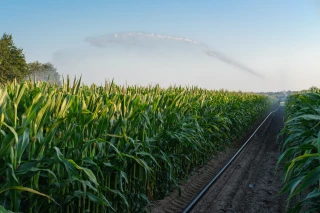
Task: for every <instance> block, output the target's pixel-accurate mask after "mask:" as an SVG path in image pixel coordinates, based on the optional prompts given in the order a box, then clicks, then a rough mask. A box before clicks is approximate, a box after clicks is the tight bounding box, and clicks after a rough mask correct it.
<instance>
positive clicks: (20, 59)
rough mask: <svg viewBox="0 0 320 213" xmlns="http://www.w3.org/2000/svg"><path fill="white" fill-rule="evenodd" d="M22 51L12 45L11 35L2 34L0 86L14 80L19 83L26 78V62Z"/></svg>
mask: <svg viewBox="0 0 320 213" xmlns="http://www.w3.org/2000/svg"><path fill="white" fill-rule="evenodd" d="M22 51H23V50H22V49H20V48H17V47H16V46H15V44H14V43H13V39H12V35H8V34H6V33H5V34H3V36H2V37H1V39H0V84H1V83H6V82H7V81H12V80H14V79H17V80H18V81H20V80H23V79H24V77H25V76H26V74H27V72H28V69H27V62H26V59H25V56H24V54H23V52H22Z"/></svg>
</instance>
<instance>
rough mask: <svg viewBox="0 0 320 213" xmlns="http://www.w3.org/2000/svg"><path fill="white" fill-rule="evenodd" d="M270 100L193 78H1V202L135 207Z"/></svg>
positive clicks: (240, 129) (63, 207)
mask: <svg viewBox="0 0 320 213" xmlns="http://www.w3.org/2000/svg"><path fill="white" fill-rule="evenodd" d="M271 102H272V100H271V99H270V98H269V97H267V96H263V95H256V94H253V93H241V92H228V91H225V90H220V91H210V90H205V89H201V88H197V87H169V88H167V89H163V88H161V87H159V86H147V87H138V86H128V87H124V86H118V85H115V84H114V83H113V82H106V83H105V85H104V86H96V85H91V86H87V85H81V79H79V80H77V79H75V80H74V81H73V82H71V81H70V79H69V78H67V79H66V81H64V82H63V85H62V86H57V85H51V84H49V83H45V82H28V81H27V82H23V83H20V84H19V83H17V82H13V83H8V84H6V85H2V86H1V87H0V119H1V120H0V133H1V135H0V141H1V143H0V163H1V164H0V165H1V166H0V180H1V181H0V209H1V208H5V209H7V210H10V211H15V212H18V211H19V212H30V213H31V212H79V213H80V212H81V213H82V212H89V211H90V212H142V211H144V209H145V206H146V205H147V204H148V202H149V201H150V200H157V199H161V198H163V197H164V196H165V195H166V194H168V192H169V191H170V190H171V189H173V188H174V187H177V186H178V183H179V181H181V180H183V179H185V178H186V175H187V174H188V173H189V172H191V171H192V170H193V169H194V168H195V166H197V165H199V164H203V163H205V162H206V161H207V160H208V159H210V158H212V157H213V156H214V154H215V153H216V152H217V151H220V150H223V149H225V147H226V146H229V145H230V144H231V142H232V141H233V140H234V139H235V138H238V137H241V136H242V134H243V133H244V132H245V131H247V130H248V129H249V128H250V127H251V126H252V125H253V123H254V122H255V121H256V120H257V119H258V118H260V117H261V115H262V114H263V113H264V112H265V111H266V109H267V108H268V107H269V105H270V103H271Z"/></svg>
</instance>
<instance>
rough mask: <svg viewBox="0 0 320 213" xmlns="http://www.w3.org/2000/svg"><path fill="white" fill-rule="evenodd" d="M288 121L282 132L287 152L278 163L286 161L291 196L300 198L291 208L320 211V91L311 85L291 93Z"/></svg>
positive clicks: (287, 105)
mask: <svg viewBox="0 0 320 213" xmlns="http://www.w3.org/2000/svg"><path fill="white" fill-rule="evenodd" d="M286 120H287V121H286V123H285V127H284V129H283V131H282V133H283V134H284V135H285V136H286V139H285V140H284V142H283V154H282V155H281V156H280V157H279V160H278V164H279V163H281V162H285V163H286V164H285V168H284V181H285V185H284V187H283V188H282V190H281V193H285V192H288V193H289V199H288V205H289V202H290V200H291V199H292V198H293V197H295V196H297V197H298V198H297V199H296V200H298V202H296V203H295V204H294V205H291V208H289V209H288V212H299V211H301V210H305V211H306V212H319V211H320V126H319V124H320V91H319V90H318V89H316V88H311V89H310V90H309V91H304V92H301V93H298V94H294V95H291V96H290V97H289V98H288V100H287V103H286Z"/></svg>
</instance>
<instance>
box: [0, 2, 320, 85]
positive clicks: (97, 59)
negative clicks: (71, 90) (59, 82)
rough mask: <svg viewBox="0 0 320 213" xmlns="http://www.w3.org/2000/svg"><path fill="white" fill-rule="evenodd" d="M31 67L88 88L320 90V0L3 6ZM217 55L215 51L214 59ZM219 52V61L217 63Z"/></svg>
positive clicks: (3, 27)
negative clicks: (46, 67) (49, 66)
mask: <svg viewBox="0 0 320 213" xmlns="http://www.w3.org/2000/svg"><path fill="white" fill-rule="evenodd" d="M0 5H1V6H0V33H10V34H12V35H13V38H14V42H15V44H16V45H17V46H18V47H22V48H23V49H24V53H25V55H26V59H27V61H28V62H31V61H36V60H38V61H40V62H52V63H53V64H54V65H55V66H56V67H57V69H58V71H59V72H60V73H61V74H63V75H64V76H66V75H67V74H70V75H71V76H73V75H77V76H80V75H82V77H83V81H84V82H85V83H88V84H91V83H96V84H101V83H102V82H104V80H105V79H114V80H115V81H116V83H119V84H125V83H127V84H139V85H146V84H157V83H159V84H160V85H161V86H163V87H166V86H168V85H171V84H177V85H180V84H182V85H197V86H200V87H204V88H208V89H220V88H225V89H229V90H242V91H279V90H301V89H307V88H309V87H311V86H318V87H320V1H317V0H304V1H303V0H281V1H279V0H264V1H262V0H261V1H258V0H220V1H218V0H206V1H205V0H203V1H201V0H198V1H196V0H183V1H182V0H181V1H178V0H176V1H174V0H170V1H169V0H167V1H166V0H161V1H160V0H159V1H157V0H127V1H121V0H117V1H112V0H104V1H102V0H101V1H88V0H86V1H81V0H77V1H59V0H55V1H38V0H28V1H23V0H20V1H18V0H0ZM208 52H210V54H208ZM210 55H211V56H210Z"/></svg>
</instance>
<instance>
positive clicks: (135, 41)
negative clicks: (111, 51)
mask: <svg viewBox="0 0 320 213" xmlns="http://www.w3.org/2000/svg"><path fill="white" fill-rule="evenodd" d="M146 39H151V40H168V41H169V40H171V41H177V42H184V43H187V44H192V45H197V46H202V47H203V48H204V49H205V50H203V53H205V54H206V55H208V56H210V57H214V58H216V59H219V60H220V61H223V62H225V63H227V64H229V65H232V66H234V67H237V68H238V69H240V70H242V71H246V72H247V73H249V74H252V75H254V76H256V77H259V78H263V76H262V75H261V74H259V73H258V72H256V71H254V70H253V69H250V68H248V67H247V66H245V65H243V64H241V63H240V62H237V61H236V60H233V59H231V58H230V57H228V56H226V55H224V54H222V53H220V52H218V51H216V50H213V49H212V48H210V47H209V46H208V45H206V44H203V43H201V42H199V41H196V40H192V39H189V38H184V37H176V36H169V35H163V34H154V33H142V32H126V33H113V34H106V35H102V36H98V37H87V38H86V39H85V41H86V42H88V43H90V44H91V45H93V46H96V47H105V46H107V45H108V44H119V45H130V46H136V45H139V44H141V43H142V42H144V41H145V40H146Z"/></svg>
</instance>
